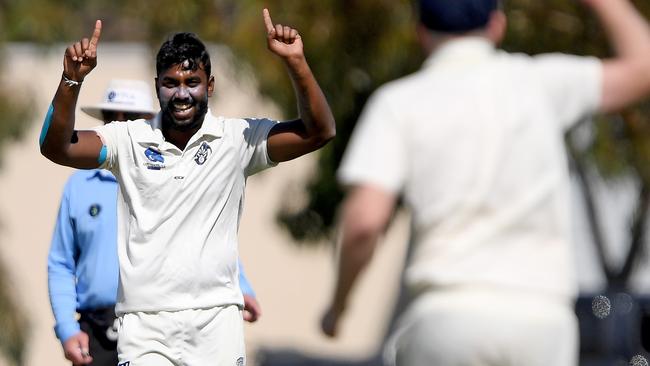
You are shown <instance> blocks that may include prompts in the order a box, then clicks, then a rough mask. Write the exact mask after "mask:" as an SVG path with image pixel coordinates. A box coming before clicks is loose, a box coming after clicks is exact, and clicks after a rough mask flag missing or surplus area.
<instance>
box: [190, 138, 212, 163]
mask: <svg viewBox="0 0 650 366" xmlns="http://www.w3.org/2000/svg"><path fill="white" fill-rule="evenodd" d="M210 153H212V148H211V147H210V145H208V143H207V142H205V141H203V143H202V144H201V146H200V147H199V151H197V152H196V155H194V161H195V162H196V164H198V165H203V164H204V163H205V162H206V160H208V156H210Z"/></svg>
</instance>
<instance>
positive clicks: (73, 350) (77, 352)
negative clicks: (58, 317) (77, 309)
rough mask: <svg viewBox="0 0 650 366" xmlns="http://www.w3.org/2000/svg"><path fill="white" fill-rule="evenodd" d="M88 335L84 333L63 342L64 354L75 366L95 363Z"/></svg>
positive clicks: (81, 332)
mask: <svg viewBox="0 0 650 366" xmlns="http://www.w3.org/2000/svg"><path fill="white" fill-rule="evenodd" d="M88 342H89V340H88V334H86V332H84V331H80V332H79V333H77V334H75V335H73V336H72V337H70V338H68V339H66V340H65V342H63V353H64V355H65V358H67V359H68V360H70V361H72V364H73V365H75V366H76V365H87V364H89V363H91V362H93V358H92V357H91V356H90V353H89V351H88Z"/></svg>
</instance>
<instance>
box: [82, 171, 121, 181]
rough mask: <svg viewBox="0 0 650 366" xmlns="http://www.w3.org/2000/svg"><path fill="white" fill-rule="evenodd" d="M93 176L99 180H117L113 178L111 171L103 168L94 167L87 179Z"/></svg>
mask: <svg viewBox="0 0 650 366" xmlns="http://www.w3.org/2000/svg"><path fill="white" fill-rule="evenodd" d="M93 178H97V179H99V180H109V181H113V182H117V179H115V176H114V175H113V173H111V172H109V171H108V170H105V169H95V170H94V174H91V175H90V177H89V178H88V179H93Z"/></svg>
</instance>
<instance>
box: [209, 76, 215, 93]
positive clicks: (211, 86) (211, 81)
mask: <svg viewBox="0 0 650 366" xmlns="http://www.w3.org/2000/svg"><path fill="white" fill-rule="evenodd" d="M213 92H214V76H210V78H209V79H208V97H211V96H212V93H213Z"/></svg>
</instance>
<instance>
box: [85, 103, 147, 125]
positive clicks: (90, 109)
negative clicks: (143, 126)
mask: <svg viewBox="0 0 650 366" xmlns="http://www.w3.org/2000/svg"><path fill="white" fill-rule="evenodd" d="M81 111H82V112H84V113H86V114H87V115H89V116H91V117H93V118H97V119H98V120H100V121H103V120H104V116H102V111H120V112H131V113H143V114H156V111H154V110H153V109H151V110H143V109H141V108H137V107H133V106H126V105H119V104H115V103H100V104H97V105H93V106H86V107H81Z"/></svg>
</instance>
